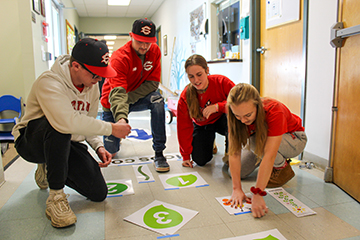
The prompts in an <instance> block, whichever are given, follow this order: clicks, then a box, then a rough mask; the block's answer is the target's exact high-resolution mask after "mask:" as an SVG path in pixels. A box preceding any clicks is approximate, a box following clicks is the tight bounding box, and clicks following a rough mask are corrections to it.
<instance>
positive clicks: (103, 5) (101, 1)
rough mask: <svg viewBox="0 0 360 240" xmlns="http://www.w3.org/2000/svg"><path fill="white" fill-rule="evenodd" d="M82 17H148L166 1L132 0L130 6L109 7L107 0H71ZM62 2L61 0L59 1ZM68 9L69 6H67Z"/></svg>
mask: <svg viewBox="0 0 360 240" xmlns="http://www.w3.org/2000/svg"><path fill="white" fill-rule="evenodd" d="M71 1H72V2H73V4H74V7H75V8H76V11H77V12H78V14H79V16H80V17H138V18H142V17H148V18H150V17H151V16H152V15H154V13H155V12H156V10H157V9H158V8H159V7H160V6H161V4H162V3H163V2H164V0H131V1H130V5H129V6H108V5H107V2H108V1H107V0H71ZM59 2H61V0H60V1H59ZM65 7H68V6H65Z"/></svg>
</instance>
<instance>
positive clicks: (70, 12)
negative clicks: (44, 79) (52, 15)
mask: <svg viewBox="0 0 360 240" xmlns="http://www.w3.org/2000/svg"><path fill="white" fill-rule="evenodd" d="M48 1H51V0H48ZM61 2H62V3H63V4H64V6H65V7H64V8H62V9H61V11H62V13H63V19H61V20H60V21H62V22H63V24H64V25H63V26H62V29H61V31H62V33H63V37H65V36H66V21H68V22H69V24H70V25H71V26H72V27H73V29H74V31H75V28H77V29H78V31H79V32H80V31H81V30H80V18H79V15H78V14H77V12H76V10H74V9H72V8H73V7H74V5H73V3H72V1H71V0H61ZM62 50H63V53H62V54H67V46H66V39H65V38H64V40H63V46H62ZM49 67H51V66H49Z"/></svg>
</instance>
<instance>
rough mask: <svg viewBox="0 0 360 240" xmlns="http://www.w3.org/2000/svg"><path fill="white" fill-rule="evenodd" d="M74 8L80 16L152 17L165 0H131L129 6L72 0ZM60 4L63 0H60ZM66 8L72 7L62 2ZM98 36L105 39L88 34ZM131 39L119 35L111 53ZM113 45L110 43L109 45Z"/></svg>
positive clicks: (97, 0)
mask: <svg viewBox="0 0 360 240" xmlns="http://www.w3.org/2000/svg"><path fill="white" fill-rule="evenodd" d="M71 1H72V2H73V4H74V8H75V10H76V11H77V13H78V14H79V16H80V17H131V18H145V17H148V18H150V17H151V16H153V15H154V13H155V12H156V10H158V8H159V7H160V6H161V4H162V3H163V2H164V1H165V0H131V1H130V5H129V6H108V5H107V2H108V0H71ZM59 2H60V4H62V1H61V0H59ZM62 5H63V6H64V7H65V8H70V6H66V5H64V4H62ZM87 37H92V38H96V39H98V40H102V39H104V36H102V35H96V36H95V35H92V36H87ZM129 40H130V37H129V36H118V38H117V39H116V40H108V41H114V45H112V46H113V49H109V52H110V54H111V53H112V51H115V50H116V49H118V48H120V47H121V46H122V45H124V44H125V43H126V42H127V41H129ZM108 46H109V47H111V46H110V45H108Z"/></svg>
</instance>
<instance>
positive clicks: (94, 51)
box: [71, 38, 116, 78]
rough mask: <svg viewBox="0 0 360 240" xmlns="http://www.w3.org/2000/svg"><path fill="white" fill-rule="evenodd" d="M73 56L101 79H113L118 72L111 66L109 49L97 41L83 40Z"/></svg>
mask: <svg viewBox="0 0 360 240" xmlns="http://www.w3.org/2000/svg"><path fill="white" fill-rule="evenodd" d="M71 56H73V57H74V58H75V59H76V60H77V61H79V62H80V63H83V64H84V65H85V67H86V68H88V69H89V70H90V71H91V72H93V73H94V74H96V75H99V76H100V77H104V78H112V77H115V76H116V71H115V70H114V69H113V68H112V67H111V66H110V65H109V60H110V56H109V49H108V47H107V46H106V44H105V43H103V42H101V41H98V40H97V39H93V38H83V39H81V40H80V41H78V42H77V43H76V44H75V46H74V48H73V50H72V52H71Z"/></svg>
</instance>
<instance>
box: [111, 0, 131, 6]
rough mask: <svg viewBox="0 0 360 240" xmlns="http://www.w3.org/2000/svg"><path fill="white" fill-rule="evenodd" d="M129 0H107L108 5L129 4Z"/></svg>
mask: <svg viewBox="0 0 360 240" xmlns="http://www.w3.org/2000/svg"><path fill="white" fill-rule="evenodd" d="M130 1H131V0H108V5H109V6H129V5H130Z"/></svg>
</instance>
